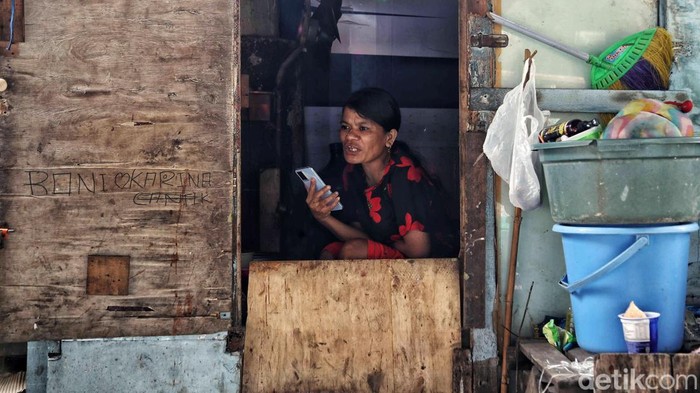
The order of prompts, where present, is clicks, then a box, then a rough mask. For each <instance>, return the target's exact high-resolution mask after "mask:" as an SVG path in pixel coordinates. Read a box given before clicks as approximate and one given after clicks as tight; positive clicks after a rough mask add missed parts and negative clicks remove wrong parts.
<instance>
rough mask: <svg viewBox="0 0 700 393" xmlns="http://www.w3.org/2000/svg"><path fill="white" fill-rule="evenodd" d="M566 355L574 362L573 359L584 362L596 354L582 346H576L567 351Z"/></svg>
mask: <svg viewBox="0 0 700 393" xmlns="http://www.w3.org/2000/svg"><path fill="white" fill-rule="evenodd" d="M565 355H566V357H567V358H569V360H571V361H572V362H573V361H578V362H583V361H585V360H587V359H588V360H590V359H593V358H594V357H595V355H596V354H594V353H591V352H588V351H586V350H585V349H583V348H581V347H576V348H572V349H570V350H568V351H566V353H565Z"/></svg>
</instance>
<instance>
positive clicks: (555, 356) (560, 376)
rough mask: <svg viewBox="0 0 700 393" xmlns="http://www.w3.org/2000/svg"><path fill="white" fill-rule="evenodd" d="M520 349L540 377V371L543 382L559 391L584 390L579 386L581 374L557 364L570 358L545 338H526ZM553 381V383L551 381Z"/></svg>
mask: <svg viewBox="0 0 700 393" xmlns="http://www.w3.org/2000/svg"><path fill="white" fill-rule="evenodd" d="M520 351H521V352H522V353H523V355H525V356H526V357H527V358H528V359H530V361H531V362H532V364H533V365H534V366H535V368H533V371H534V372H535V373H536V374H537V376H538V378H539V375H540V373H544V376H543V377H542V383H543V384H549V385H551V386H552V387H553V389H555V391H557V392H582V391H583V390H582V389H580V387H579V382H580V381H581V378H582V377H581V375H579V374H578V373H572V372H569V371H567V370H566V369H563V368H559V367H557V366H559V365H562V364H568V363H569V362H570V361H569V358H567V357H566V356H564V354H562V353H561V352H559V350H557V349H556V348H555V347H554V346H552V345H551V344H550V343H548V342H547V341H545V340H525V341H522V342H521V343H520ZM550 381H551V384H550V383H549V382H550Z"/></svg>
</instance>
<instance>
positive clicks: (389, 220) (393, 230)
mask: <svg viewBox="0 0 700 393" xmlns="http://www.w3.org/2000/svg"><path fill="white" fill-rule="evenodd" d="M400 126H401V111H400V109H399V106H398V104H397V102H396V100H395V99H394V97H392V96H391V95H390V94H389V93H388V92H386V91H384V90H382V89H379V88H365V89H362V90H358V91H356V92H354V93H353V94H352V95H351V96H350V98H349V99H348V101H347V102H346V103H345V105H344V106H343V118H342V121H341V122H340V131H339V136H340V141H341V142H342V144H343V156H344V157H345V161H346V162H347V163H348V165H347V166H346V167H345V170H344V173H343V189H342V190H340V192H338V191H336V192H334V193H332V194H331V195H330V196H328V197H326V198H323V197H322V195H323V194H324V193H325V192H326V191H327V190H329V189H330V186H326V187H324V188H322V189H321V190H319V191H315V189H316V184H315V182H314V181H313V180H312V184H311V187H309V191H308V193H307V197H306V203H307V204H308V206H309V209H310V210H311V213H312V215H313V216H314V218H315V219H316V220H317V221H318V222H319V223H321V224H322V225H323V226H324V227H326V228H327V229H328V230H330V231H331V232H332V233H333V234H334V235H335V236H336V237H337V238H338V239H339V240H340V241H339V242H335V243H331V244H329V245H328V246H326V247H325V248H324V249H323V251H322V252H321V256H320V257H321V258H322V259H332V258H335V259H396V258H425V257H443V256H455V253H456V248H457V246H456V243H457V242H456V239H457V232H456V230H455V231H451V230H450V225H449V220H448V218H447V215H446V213H445V211H444V206H445V204H444V203H443V202H442V201H441V200H440V192H439V190H438V187H437V185H436V184H435V182H434V181H433V180H432V179H431V177H430V176H429V175H428V174H427V173H426V172H425V171H424V170H423V168H422V167H421V166H420V162H419V161H418V160H417V158H416V157H415V156H414V155H413V154H412V153H411V152H410V149H408V146H407V145H406V144H405V143H402V142H398V141H397V140H396V138H397V136H398V133H399V127H400ZM341 195H342V197H343V205H344V209H343V211H342V213H341V214H339V215H338V216H337V217H335V216H333V215H331V209H333V207H335V206H336V205H337V204H338V203H339V202H340V197H341Z"/></svg>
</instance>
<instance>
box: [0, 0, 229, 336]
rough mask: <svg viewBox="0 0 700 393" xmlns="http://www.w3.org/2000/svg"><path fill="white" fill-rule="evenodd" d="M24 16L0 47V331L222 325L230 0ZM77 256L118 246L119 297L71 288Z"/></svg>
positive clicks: (120, 331) (77, 5) (151, 2)
mask: <svg viewBox="0 0 700 393" xmlns="http://www.w3.org/2000/svg"><path fill="white" fill-rule="evenodd" d="M24 15H25V23H26V30H25V33H26V35H25V42H22V43H18V44H15V45H14V46H13V47H15V48H16V49H17V53H18V54H17V55H16V56H15V57H3V58H0V70H2V75H0V76H1V77H3V78H5V79H6V80H7V81H8V84H9V87H8V89H7V91H5V92H3V93H0V94H1V95H2V97H0V98H1V100H2V102H4V103H5V108H6V110H5V111H4V112H3V113H2V115H1V116H0V158H1V160H0V222H6V223H7V224H8V225H9V226H10V227H13V228H15V229H16V232H15V233H13V234H11V236H10V237H9V238H8V239H6V240H5V248H4V249H2V250H0V320H1V321H2V328H0V342H7V341H25V340H38V339H56V338H81V337H110V336H133V335H170V334H185V333H202V332H214V331H222V330H227V328H228V327H229V325H230V320H223V319H219V313H220V312H230V311H231V310H232V300H231V292H232V288H231V283H232V271H231V270H232V268H231V266H232V238H233V235H232V226H233V222H234V221H235V218H234V217H233V212H234V210H233V193H234V186H235V184H234V181H233V180H234V175H233V174H234V171H235V169H236V168H234V163H233V154H232V152H233V150H234V149H233V133H234V125H235V124H238V123H237V121H238V119H237V117H238V111H237V110H234V105H239V104H238V103H237V102H234V94H233V92H234V91H235V90H236V89H237V77H235V76H234V75H236V73H237V72H238V68H237V63H238V62H237V61H234V56H237V55H238V52H237V51H238V50H237V49H236V47H237V45H238V39H237V38H236V39H234V35H236V34H238V33H237V29H238V27H237V26H234V25H235V23H234V20H236V21H237V19H238V17H237V15H238V2H230V1H225V0H197V1H195V0H178V1H175V0H157V1H155V0H145V1H138V2H135V1H127V0H109V1H106V0H103V1H89V2H85V1H78V0H69V1H64V2H61V3H60V5H59V4H57V3H56V2H54V1H49V0H36V1H31V2H27V3H26V4H25V8H24ZM234 29H235V30H234ZM3 45H4V44H3ZM89 255H105V256H109V255H113V256H122V257H129V261H130V262H129V263H130V266H129V272H130V273H129V279H128V281H129V282H128V295H91V296H88V295H86V281H87V271H86V269H87V260H88V256H89Z"/></svg>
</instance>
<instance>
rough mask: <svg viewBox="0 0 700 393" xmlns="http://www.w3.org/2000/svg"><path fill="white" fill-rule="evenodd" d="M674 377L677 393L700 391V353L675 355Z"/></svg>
mask: <svg viewBox="0 0 700 393" xmlns="http://www.w3.org/2000/svg"><path fill="white" fill-rule="evenodd" d="M673 377H674V382H675V387H676V392H677V393H685V392H688V393H690V392H700V354H689V353H677V354H675V355H673Z"/></svg>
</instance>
